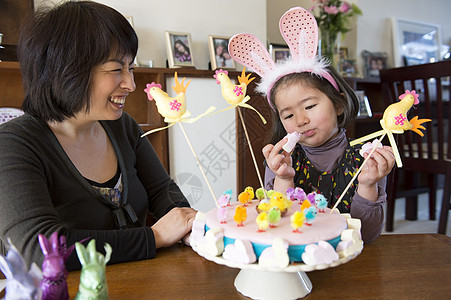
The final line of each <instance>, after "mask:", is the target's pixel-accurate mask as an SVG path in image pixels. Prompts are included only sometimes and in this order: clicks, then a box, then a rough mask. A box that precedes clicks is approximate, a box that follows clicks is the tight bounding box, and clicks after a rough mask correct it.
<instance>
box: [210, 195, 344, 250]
mask: <svg viewBox="0 0 451 300" xmlns="http://www.w3.org/2000/svg"><path fill="white" fill-rule="evenodd" d="M258 203H259V201H258V200H253V201H252V203H251V204H248V205H247V206H246V210H247V219H246V221H245V222H244V223H243V225H244V226H243V227H238V226H237V225H236V223H235V222H234V221H233V214H234V212H235V207H236V206H237V205H238V204H239V203H237V202H234V203H233V204H232V205H231V206H228V207H227V209H228V210H230V213H229V214H228V217H227V218H228V219H227V223H226V224H221V223H220V221H219V220H218V218H217V208H214V209H212V210H210V211H209V212H208V213H207V215H206V225H207V226H208V227H209V228H216V227H219V228H222V229H223V232H224V236H226V237H229V238H233V239H241V240H249V241H250V242H252V243H259V244H268V245H271V244H272V241H273V240H274V238H275V237H281V238H283V239H284V240H285V241H287V242H288V243H289V244H290V245H306V244H311V243H317V242H318V241H321V240H323V241H328V240H331V239H334V238H336V237H338V236H340V235H341V232H342V231H343V230H345V229H347V223H346V218H345V217H344V216H342V215H340V214H339V213H332V214H331V213H330V209H328V208H326V209H325V213H318V215H317V217H316V219H315V222H313V224H312V226H302V228H301V231H302V233H295V232H293V229H292V227H291V225H290V216H291V215H292V214H293V213H294V212H295V211H296V210H300V205H299V204H298V203H295V202H294V203H293V205H292V206H291V208H290V210H289V211H288V213H286V214H285V215H284V216H283V217H282V218H281V220H280V222H279V223H278V225H277V227H276V228H268V229H267V230H266V231H265V232H257V231H258V226H257V223H256V222H255V219H256V218H257V215H258V213H257V210H256V209H255V207H256V205H257V204H258Z"/></svg>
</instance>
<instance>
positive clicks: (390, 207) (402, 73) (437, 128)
mask: <svg viewBox="0 0 451 300" xmlns="http://www.w3.org/2000/svg"><path fill="white" fill-rule="evenodd" d="M450 76H451V60H447V61H440V62H436V63H429V64H423V65H416V66H407V67H401V68H394V69H386V70H381V72H380V77H381V83H382V88H383V91H384V100H385V104H386V105H387V106H388V105H389V104H391V103H394V102H397V101H398V97H399V95H401V94H403V93H404V92H405V90H416V92H417V94H419V95H420V96H419V99H420V104H419V105H417V107H416V108H415V107H414V108H412V109H410V111H409V117H408V119H409V120H410V119H411V118H412V117H413V116H415V115H417V116H418V117H419V119H432V122H429V123H424V124H423V126H424V127H426V130H423V132H424V137H421V136H419V135H418V134H416V133H414V132H412V131H407V132H405V133H404V134H401V135H395V136H396V137H397V140H398V149H399V152H400V155H401V158H402V162H403V167H402V169H397V168H396V166H395V169H394V170H393V172H392V173H391V175H390V178H389V180H388V183H387V217H386V230H387V231H393V218H394V206H395V199H396V198H397V197H406V216H407V215H408V214H409V209H410V214H412V213H413V214H414V217H412V216H410V218H411V219H416V217H415V216H416V209H417V195H418V193H421V192H424V191H425V189H424V188H421V186H419V185H418V184H416V183H415V180H414V179H415V176H417V177H418V176H419V175H421V174H425V175H426V176H427V182H428V185H427V187H426V191H428V192H429V217H430V219H431V220H435V203H436V202H435V198H436V190H437V178H438V175H439V174H442V175H444V179H445V180H444V186H443V199H442V204H441V211H440V219H439V226H438V233H441V234H445V233H446V223H447V220H448V212H449V209H450V208H451V203H450V194H451V148H450V147H449V141H450V140H451V124H450V122H449V116H450V114H451V106H450V98H451V90H450ZM401 172H403V174H404V175H405V176H404V191H402V189H400V188H399V187H398V183H399V182H400V180H399V174H400V173H401ZM401 191H402V192H401ZM412 210H414V211H413V212H412ZM407 219H409V218H407Z"/></svg>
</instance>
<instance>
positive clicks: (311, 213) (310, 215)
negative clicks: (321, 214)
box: [304, 205, 318, 226]
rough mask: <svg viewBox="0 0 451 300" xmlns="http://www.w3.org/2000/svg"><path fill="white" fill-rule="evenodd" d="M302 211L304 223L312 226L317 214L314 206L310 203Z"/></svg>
mask: <svg viewBox="0 0 451 300" xmlns="http://www.w3.org/2000/svg"><path fill="white" fill-rule="evenodd" d="M304 213H305V225H307V226H312V223H313V221H314V220H315V219H316V216H317V214H318V211H317V209H316V206H313V205H312V206H310V207H309V208H306V209H305V211H304Z"/></svg>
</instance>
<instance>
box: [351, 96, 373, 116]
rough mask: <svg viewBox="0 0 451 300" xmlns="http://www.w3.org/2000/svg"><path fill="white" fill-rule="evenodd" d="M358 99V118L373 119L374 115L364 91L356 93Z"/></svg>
mask: <svg viewBox="0 0 451 300" xmlns="http://www.w3.org/2000/svg"><path fill="white" fill-rule="evenodd" d="M355 94H356V95H357V98H358V99H359V112H358V114H357V118H361V119H363V118H371V117H372V116H373V113H372V111H371V106H370V102H369V100H368V97H367V96H366V95H365V92H364V91H355Z"/></svg>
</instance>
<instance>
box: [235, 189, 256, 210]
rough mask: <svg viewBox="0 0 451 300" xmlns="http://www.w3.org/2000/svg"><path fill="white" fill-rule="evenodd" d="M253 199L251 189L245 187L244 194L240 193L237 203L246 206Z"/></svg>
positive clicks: (252, 190)
mask: <svg viewBox="0 0 451 300" xmlns="http://www.w3.org/2000/svg"><path fill="white" fill-rule="evenodd" d="M252 199H254V189H253V188H252V187H247V188H245V189H244V192H241V193H240V194H239V195H238V202H240V203H241V204H243V205H244V206H246V205H247V204H248V203H250V202H251V201H252Z"/></svg>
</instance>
